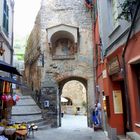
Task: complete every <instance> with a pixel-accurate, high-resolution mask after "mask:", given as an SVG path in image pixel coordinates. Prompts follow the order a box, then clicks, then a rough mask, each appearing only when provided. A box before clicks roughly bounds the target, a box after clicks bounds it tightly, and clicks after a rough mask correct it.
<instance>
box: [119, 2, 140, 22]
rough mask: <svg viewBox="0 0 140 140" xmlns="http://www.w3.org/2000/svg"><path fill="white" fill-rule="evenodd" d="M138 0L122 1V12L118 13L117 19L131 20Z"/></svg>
mask: <svg viewBox="0 0 140 140" xmlns="http://www.w3.org/2000/svg"><path fill="white" fill-rule="evenodd" d="M138 1H139V0H125V1H124V2H123V3H121V4H120V7H121V9H122V12H121V13H120V14H119V16H118V19H125V20H127V21H131V20H132V18H133V14H134V10H135V8H136V5H137V2H138Z"/></svg>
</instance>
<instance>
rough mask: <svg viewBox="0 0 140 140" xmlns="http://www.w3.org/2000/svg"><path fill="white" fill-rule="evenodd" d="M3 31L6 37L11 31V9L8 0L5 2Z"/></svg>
mask: <svg viewBox="0 0 140 140" xmlns="http://www.w3.org/2000/svg"><path fill="white" fill-rule="evenodd" d="M3 29H4V32H5V33H6V35H8V31H9V8H8V5H7V2H6V0H4V6H3Z"/></svg>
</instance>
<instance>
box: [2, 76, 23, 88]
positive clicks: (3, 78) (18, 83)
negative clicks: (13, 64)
mask: <svg viewBox="0 0 140 140" xmlns="http://www.w3.org/2000/svg"><path fill="white" fill-rule="evenodd" d="M0 80H1V81H7V82H9V83H13V84H16V85H20V86H25V87H26V85H24V84H22V83H20V82H19V81H16V80H14V79H13V78H10V77H2V76H0Z"/></svg>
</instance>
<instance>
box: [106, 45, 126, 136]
mask: <svg viewBox="0 0 140 140" xmlns="http://www.w3.org/2000/svg"><path fill="white" fill-rule="evenodd" d="M121 54H122V47H120V48H118V49H117V50H116V51H115V52H113V53H112V54H111V55H109V56H107V57H106V58H105V60H104V70H103V71H104V73H105V74H103V85H104V95H105V97H106V112H107V117H108V118H107V119H108V124H109V127H110V128H111V129H116V132H117V134H125V133H126V132H127V114H126V107H127V106H126V98H125V87H124V79H123V66H122V58H121ZM114 120H115V121H114Z"/></svg>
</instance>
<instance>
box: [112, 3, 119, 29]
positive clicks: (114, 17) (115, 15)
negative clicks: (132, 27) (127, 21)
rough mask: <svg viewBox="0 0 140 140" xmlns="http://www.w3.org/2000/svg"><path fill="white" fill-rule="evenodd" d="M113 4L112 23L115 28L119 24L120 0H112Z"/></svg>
mask: <svg viewBox="0 0 140 140" xmlns="http://www.w3.org/2000/svg"><path fill="white" fill-rule="evenodd" d="M111 6H112V23H113V28H116V27H117V26H118V25H119V22H118V19H117V18H118V2H117V0H112V3H111Z"/></svg>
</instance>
